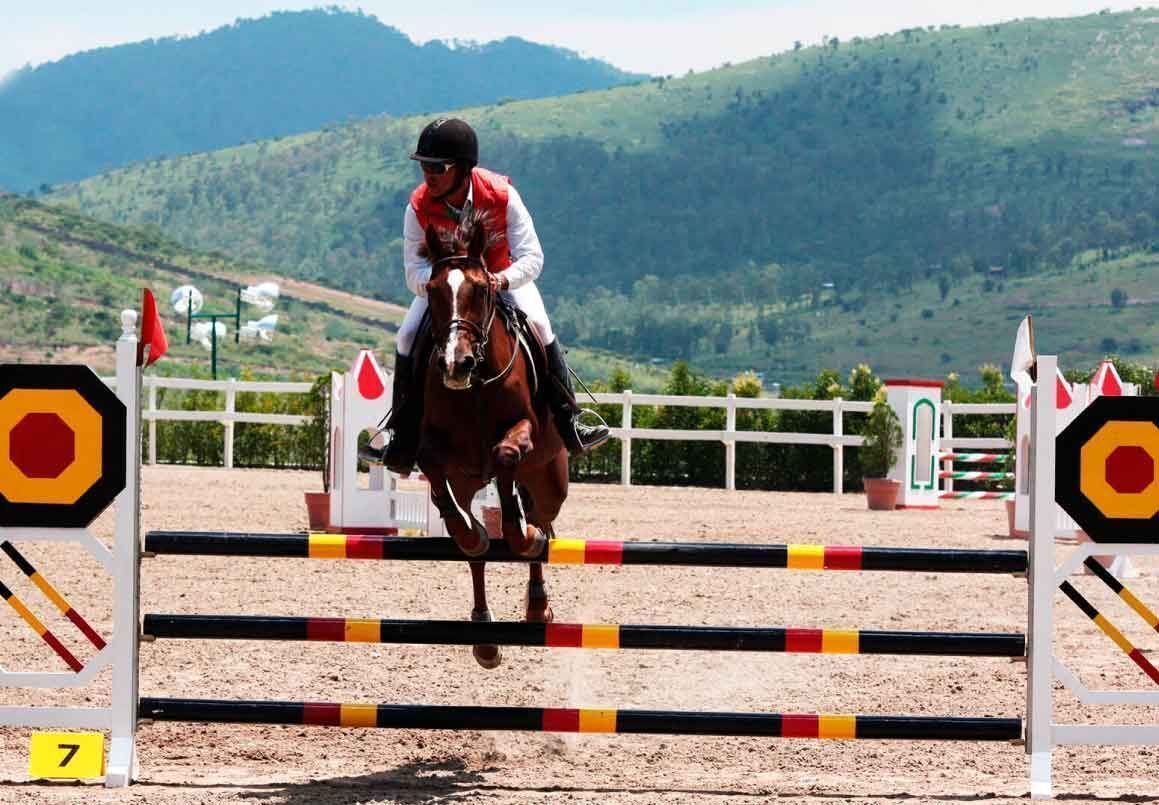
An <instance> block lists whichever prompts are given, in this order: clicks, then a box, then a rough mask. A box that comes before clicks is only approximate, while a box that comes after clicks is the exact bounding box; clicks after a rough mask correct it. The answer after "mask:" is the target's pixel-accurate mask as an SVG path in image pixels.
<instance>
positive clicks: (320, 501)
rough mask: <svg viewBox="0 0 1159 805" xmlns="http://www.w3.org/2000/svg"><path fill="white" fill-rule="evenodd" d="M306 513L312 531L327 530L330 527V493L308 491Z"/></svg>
mask: <svg viewBox="0 0 1159 805" xmlns="http://www.w3.org/2000/svg"><path fill="white" fill-rule="evenodd" d="M305 495H306V514H307V516H308V517H309V519H310V530H311V531H325V530H326V529H328V528H329V527H330V493H329V492H306V493H305Z"/></svg>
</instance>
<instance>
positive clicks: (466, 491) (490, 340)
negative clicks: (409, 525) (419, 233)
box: [418, 210, 568, 668]
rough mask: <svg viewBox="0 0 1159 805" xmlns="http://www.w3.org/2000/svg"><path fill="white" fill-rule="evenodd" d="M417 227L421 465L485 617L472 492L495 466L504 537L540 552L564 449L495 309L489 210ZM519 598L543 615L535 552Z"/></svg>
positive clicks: (505, 319)
mask: <svg viewBox="0 0 1159 805" xmlns="http://www.w3.org/2000/svg"><path fill="white" fill-rule="evenodd" d="M425 236H426V243H425V247H424V250H423V251H424V255H425V256H426V257H427V259H428V260H429V261H430V262H431V265H432V270H431V277H430V280H429V281H428V283H427V301H428V304H429V309H430V319H431V334H432V340H433V343H432V348H431V355H430V358H429V361H428V363H427V366H426V379H425V383H424V385H423V393H424V404H423V417H422V424H421V427H420V435H419V449H418V465H419V468H420V469H421V470H422V472H423V473H424V474H425V475H426V477H427V480H428V481H429V482H430V489H431V501H432V502H433V503H434V505H435V507H436V508H437V509H438V511H439V513H440V514H441V515H442V517H443V521H444V522H445V523H446V526H447V531H448V532H449V533H450V535H451V537H452V538H453V539H454V541H455V544H456V545H457V546H458V548H459V550H461V551H462V552H463V553H464V554H466V555H467V556H468V557H470V558H471V560H472V561H470V562H469V564H470V568H471V579H472V582H473V587H474V606H473V608H472V610H471V620H472V621H474V622H483V623H490V622H491V620H492V618H491V611H490V609H488V607H487V594H486V583H485V577H484V569H485V562H484V561H483V560H481V559H477V558H476V557H482V556H483V555H484V554H485V553H486V552H487V550H488V548H489V543H490V539H489V537H488V534H487V530H486V528H485V527H484V526H483V525H482V524H481V523H479V522H478V521H477V520H476V519H475V517H474V516H473V515H472V514H471V510H470V508H471V500H472V498H473V497H474V496H475V493H476V492H478V491H479V490H480V489H482V488H483V486H484V485H485V484H486V483H487V482H488V481H489V480H490V479H491V478H492V477H494V478H495V479H496V483H497V486H498V491H499V501H500V508H501V512H502V523H503V526H502V534H503V539H504V541H505V542H506V544H507V547H508V548H509V549H510V550H511V552H512V553H514V554H516V555H518V556H520V557H524V558H528V559H533V560H534V559H535V558H537V557H541V556H543V554H544V551H545V549H546V544H547V537H549V536H554V531H553V529H552V522H553V521H554V520H555V518H556V516H557V515H558V514H559V510H560V507H561V506H562V505H563V502H564V500H565V499H566V498H567V490H568V453H567V449H566V448H565V447H564V444H563V440H562V438H561V437H560V435H559V433H558V431H557V430H556V428H555V424H554V422H553V419H552V416H551V414H550V411H549V409H548V406H547V403H546V401H545V400H544V397H545V395H542V394H540V395H535V394H534V389H533V385H534V380H533V378H535V377H539V378H544V372H543V371H542V370H541V369H538V370H537V368H536V367H535V366H534V365H533V363H532V360H529V357H528V354H527V352H525V351H524V350H523V349H522V348H521V346H520V344H519V341H518V339H517V336H516V330H515V323H514V321H515V320H514V313H513V311H509V310H503V309H501V307H500V305H501V301H500V299H499V294H498V292H496V291H495V290H494V288H493V286H492V284H491V282H490V277H491V275H490V273H489V272H488V270H487V266H486V265H485V264H484V261H483V254H484V252H485V250H486V248H487V246H488V245H489V242H488V239H487V233H486V217H485V216H484V215H482V214H481V213H477V212H473V211H470V210H468V211H465V214H464V215H463V217H462V220H461V222H460V224H459V225H458V227H457V228H456V229H454V230H452V231H445V233H443V234H441V233H440V231H439V230H437V229H436V228H435V227H433V226H428V227H427V229H426V233H425ZM542 382H548V381H546V379H544V380H543V381H542ZM526 601H527V606H526V612H525V619H526V620H527V621H528V622H536V623H549V622H551V620H552V618H553V613H552V610H551V606H550V604H549V602H548V597H547V586H546V584H545V582H544V578H543V564H542V562H539V561H532V562H531V563H530V578H529V580H528V583H527V599H526ZM473 654H474V656H475V659H476V660H477V661H478V663H479V664H480V665H481V666H483V667H484V668H496V667H498V666H499V664H500V662H501V661H502V654H501V651H500V649H499V647H498V646H495V645H477V646H474V648H473Z"/></svg>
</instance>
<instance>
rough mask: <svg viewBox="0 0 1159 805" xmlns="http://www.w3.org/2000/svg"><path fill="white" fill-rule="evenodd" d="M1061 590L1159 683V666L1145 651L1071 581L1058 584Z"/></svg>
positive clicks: (1152, 679)
mask: <svg viewBox="0 0 1159 805" xmlns="http://www.w3.org/2000/svg"><path fill="white" fill-rule="evenodd" d="M1058 588H1059V589H1060V590H1062V591H1063V593H1064V594H1065V595H1066V597H1067V598H1069V599H1070V600H1071V601H1073V602H1074V604H1075V606H1077V607H1078V608H1079V609H1081V610H1082V611H1083V614H1084V615H1086V616H1087V617H1088V618H1090V619H1091V620H1092V621H1094V622H1095V625H1096V626H1098V627H1099V629H1101V630H1102V632H1103V634H1105V635H1106V636H1107V637H1109V638H1111V641H1112V642H1114V644H1115V645H1116V646H1118V647H1119V648H1120V649H1121V650H1122V652H1123V653H1124V654H1126V655H1127V656H1128V657H1130V658H1131V661H1132V662H1133V663H1135V665H1137V666H1139V668H1140V669H1141V670H1142V671H1143V673H1145V674H1146V675H1147V676H1148V677H1150V678H1151V681H1152V682H1154V683H1155V684H1156V685H1159V668H1156V667H1155V666H1154V665H1152V664H1151V661H1150V660H1148V659H1147V658H1146V657H1144V656H1143V652H1141V651H1140V650H1139V649H1137V648H1135V646H1134V645H1133V644H1132V643H1131V641H1130V640H1128V639H1127V638H1126V637H1125V636H1124V635H1123V633H1122V632H1120V631H1119V630H1118V629H1117V628H1116V627H1115V625H1114V624H1113V623H1111V622H1110V621H1109V620H1107V619H1106V618H1105V617H1103V615H1102V613H1100V612H1099V611H1098V610H1097V609H1096V608H1095V607H1094V605H1093V604H1091V602H1090V601H1088V600H1087V599H1086V597H1084V596H1083V594H1082V593H1080V592H1079V591H1078V590H1076V589H1075V588H1074V587H1073V586H1072V585H1071V583H1070V582H1069V581H1064V582H1063V583H1062V584H1060V585H1059V586H1058Z"/></svg>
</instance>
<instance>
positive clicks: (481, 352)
mask: <svg viewBox="0 0 1159 805" xmlns="http://www.w3.org/2000/svg"><path fill="white" fill-rule="evenodd" d="M469 259H470V255H466V254H455V255H450V256H448V257H440V258H439V259H437V260H435V261H434V262H433V263H431V268H438V267H439V266H440V265H442V264H443V263H450V262H453V261H456V260H459V261H464V262H465V261H467V260H469ZM483 270H484V271H486V270H487V269H486V266H484V267H483ZM487 274H488V276H490V272H487ZM485 304H486V310H487V313H486V315H485V316H484V319H485V322H484V323H483V324H482V325H480V324H479V323H478V322H475V321H472V320H470V319H463V318H453V319H451V320H450V321H449V322H447V326H446V327H445V328H442V329H440V330H439V331H438V332H437V333H436V337H437V340H439V341H446V340H447V339H449V338H450V336H451V330H453V329H454V328H456V327H461V328H464V329H466V330H467V332H468V333H470V334H471V335H472V336H473V337H474V343H473V344H472V345H471V354H472V356H473V357H474V358H475V365H474V366H473V367H472V368H471V371H470V372H469V373H468V375H467V380H468V388H470V385H471V381H472V380H478V381H479V385H480V386H489V385H491V384H492V383H494V382H496V381H498V380H502V379H503V378H504V377H506V376H507V375H508V373H509V372H510V371H511V368H512V367H513V366H514V365H515V358H516V356H517V355H518V354H519V344H518V343H517V342H516V338H515V332H514V330H513V326H512V324H511V322H510V321H508V322H507V327H506V329H507V331H508V333H509V334H510V335H511V360H509V361H508V362H507V365H506V366H505V367H504V368H503V371H502V372H500V373H499V374H497V375H494V376H492V377H488V378H484V377H482V376H481V375H479V373H478V372H479V370H480V369H481V368H482V367H483V364H484V363H485V362H486V360H487V345H488V344H489V343H490V340H491V326H492V325H493V324H494V323H495V314H496V312H497V311H498V310H499V294H498V293H497V292H496V291H495V289H494V287H492V285H491V283H490V282H488V283H487V291H486V302H485Z"/></svg>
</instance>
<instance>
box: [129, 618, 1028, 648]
mask: <svg viewBox="0 0 1159 805" xmlns="http://www.w3.org/2000/svg"><path fill="white" fill-rule="evenodd" d="M142 634H143V635H144V636H145V637H146V638H162V639H166V638H182V639H196V640H207V639H208V640H213V639H221V640H302V641H322V642H351V643H416V644H427V645H455V646H471V645H486V644H493V645H503V646H539V647H545V648H586V649H671V650H686V651H766V652H786V653H804V654H918V655H929V656H935V655H936V656H959V657H1021V656H1024V655H1025V653H1026V638H1025V636H1024V635H1021V634H992V633H975V632H887V631H871V630H843V629H796V628H724V627H716V626H632V625H626V624H625V625H615V624H579V623H519V622H506V623H505V622H495V623H471V622H469V621H438V620H355V619H349V618H303V617H265V616H253V615H146V616H145V621H144V628H143V632H142Z"/></svg>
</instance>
